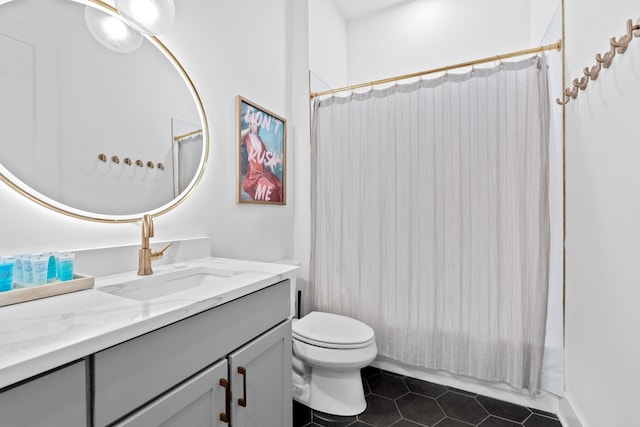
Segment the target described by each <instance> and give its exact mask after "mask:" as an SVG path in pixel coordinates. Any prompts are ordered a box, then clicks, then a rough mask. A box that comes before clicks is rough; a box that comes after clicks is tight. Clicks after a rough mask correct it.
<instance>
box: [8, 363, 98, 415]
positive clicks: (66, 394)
mask: <svg viewBox="0 0 640 427" xmlns="http://www.w3.org/2000/svg"><path fill="white" fill-rule="evenodd" d="M0 425H1V426H11V427H51V426H65V427H84V426H86V425H87V400H86V373H85V362H84V361H79V362H76V363H73V364H71V365H68V366H66V367H63V368H60V369H58V370H55V371H53V372H50V373H47V374H45V375H42V376H40V377H37V378H35V379H32V380H30V381H27V382H25V383H22V384H20V385H17V386H14V387H12V388H10V389H8V390H5V391H3V392H1V393H0Z"/></svg>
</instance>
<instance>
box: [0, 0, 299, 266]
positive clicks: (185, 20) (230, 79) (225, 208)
mask: <svg viewBox="0 0 640 427" xmlns="http://www.w3.org/2000/svg"><path fill="white" fill-rule="evenodd" d="M300 3H302V4H300ZM176 7H177V11H176V23H175V25H174V27H173V28H172V29H171V30H170V31H169V32H168V33H167V34H166V35H163V36H161V37H160V38H161V40H162V41H164V42H165V43H166V44H167V46H168V47H169V48H170V49H171V50H172V51H173V52H174V53H175V55H176V57H177V58H178V60H179V61H180V62H181V63H182V65H183V66H184V67H185V69H186V70H187V72H188V73H189V75H190V77H191V78H192V80H193V82H194V84H195V86H196V87H197V88H198V91H199V93H200V96H201V98H202V101H203V104H204V108H205V111H206V114H207V117H208V121H209V125H210V131H211V132H210V133H211V135H210V136H211V152H210V157H209V162H208V165H207V168H206V171H205V175H204V177H203V180H202V182H201V183H200V185H199V186H198V188H197V189H196V191H195V192H194V193H193V194H192V195H191V196H190V197H189V198H188V199H187V200H186V201H185V202H184V203H182V204H181V205H180V206H178V207H177V208H176V209H174V210H173V211H171V212H169V213H167V214H166V215H164V216H162V217H161V218H159V219H157V221H156V227H155V234H156V238H155V240H158V241H160V240H172V239H184V238H189V237H196V236H203V235H209V236H211V237H212V240H213V243H212V253H213V255H216V256H226V257H236V258H246V259H254V260H276V259H279V258H291V257H293V256H294V239H293V232H294V226H295V221H296V218H297V217H298V214H296V213H295V209H294V205H295V203H296V197H297V192H298V191H300V193H301V194H302V195H304V194H305V190H304V188H303V187H304V183H303V185H302V187H301V188H300V190H298V185H297V182H296V181H297V180H296V176H295V173H294V171H295V169H294V168H295V167H296V163H297V162H298V161H297V160H298V159H296V158H295V157H294V156H297V155H302V156H303V157H304V150H305V146H306V149H307V150H308V140H309V129H308V107H307V105H308V104H307V99H308V98H307V94H308V89H307V88H306V83H307V69H308V64H307V47H306V46H307V45H306V40H307V24H306V23H307V10H306V2H303V1H300V0H295V1H294V0H269V1H265V0H241V1H234V2H211V1H208V0H190V1H186V2H177V4H176ZM236 95H243V96H245V97H247V98H248V99H250V100H252V101H254V102H256V103H258V104H260V105H263V106H265V107H266V108H269V109H270V110H272V111H273V112H275V113H277V114H280V115H282V116H284V117H286V118H288V119H289V122H288V125H289V132H290V133H289V135H290V139H289V141H288V149H289V155H288V158H287V161H288V164H287V178H288V179H287V184H288V189H287V205H286V206H261V205H244V204H243V205H238V204H236V202H235V199H236V196H235V186H236V162H237V160H236V130H235V126H236V125H235V97H236ZM141 114H144V112H141ZM298 145H299V146H301V147H302V148H301V149H300V150H297V147H296V146H298ZM307 152H308V151H307ZM303 176H304V174H303ZM306 193H308V190H307V191H306ZM0 200H2V208H0V224H1V225H0V230H1V232H2V233H1V235H2V237H1V238H0V254H2V255H5V254H16V253H24V252H36V251H49V250H60V249H81V248H93V247H104V246H117V245H124V244H139V240H140V237H139V236H140V224H139V223H130V224H104V223H94V222H89V221H82V220H77V219H74V218H71V217H68V216H65V215H61V214H58V213H55V212H53V211H50V210H48V209H46V208H44V207H42V206H40V205H38V204H36V203H34V202H32V201H30V200H28V199H26V198H25V197H23V196H21V195H20V194H18V193H17V192H15V191H13V190H12V189H10V188H9V187H8V186H7V185H5V184H1V185H0ZM303 211H304V209H303ZM300 215H301V216H302V217H304V214H303V213H301V214H300ZM153 243H154V239H152V245H153ZM298 246H301V245H300V244H298ZM302 246H304V245H302ZM302 252H304V250H302ZM105 262H108V260H105ZM85 273H88V274H91V272H85Z"/></svg>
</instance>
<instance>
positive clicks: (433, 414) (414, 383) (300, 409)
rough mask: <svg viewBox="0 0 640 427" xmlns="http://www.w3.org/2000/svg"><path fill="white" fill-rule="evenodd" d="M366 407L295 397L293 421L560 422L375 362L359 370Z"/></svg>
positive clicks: (308, 426)
mask: <svg viewBox="0 0 640 427" xmlns="http://www.w3.org/2000/svg"><path fill="white" fill-rule="evenodd" d="M362 381H363V385H364V391H365V395H366V399H367V409H366V410H365V411H364V412H363V413H362V414H360V415H357V416H353V417H340V416H335V415H328V414H324V413H321V412H317V411H312V410H310V409H309V408H306V407H305V406H303V405H300V404H299V403H297V402H294V422H293V426H294V427H347V426H349V427H357V426H375V427H391V426H393V427H416V426H417V427H420V426H422V427H425V426H426V427H471V426H474V427H562V424H560V421H558V418H557V417H556V416H555V415H553V414H550V413H547V412H542V411H538V410H536V409H531V408H526V407H523V406H518V405H514V404H511V403H507V402H503V401H500V400H496V399H492V398H489V397H486V396H482V395H478V394H475V393H469V392H466V391H463V390H458V389H455V388H452V387H446V386H443V385H439V384H434V383H430V382H426V381H421V380H417V379H415V378H410V377H404V376H401V375H396V374H393V373H390V372H386V371H382V370H380V369H377V368H372V367H367V368H364V369H363V370H362Z"/></svg>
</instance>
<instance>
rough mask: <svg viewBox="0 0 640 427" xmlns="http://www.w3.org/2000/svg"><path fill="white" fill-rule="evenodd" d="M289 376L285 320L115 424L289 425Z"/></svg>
mask: <svg viewBox="0 0 640 427" xmlns="http://www.w3.org/2000/svg"><path fill="white" fill-rule="evenodd" d="M239 371H242V373H239ZM229 378H231V381H229ZM290 378H291V321H286V322H284V323H282V324H280V325H279V326H277V327H275V328H273V329H271V330H270V331H269V332H267V333H265V334H264V335H262V336H260V337H259V338H256V339H255V340H254V341H252V342H250V343H249V344H247V345H245V346H243V347H242V348H240V349H239V350H237V351H235V352H234V353H232V354H231V355H229V357H228V358H226V359H222V360H221V361H220V362H218V363H216V364H214V365H213V366H211V367H210V368H207V369H205V370H204V371H203V372H201V373H199V374H197V375H195V376H194V377H193V378H191V379H189V380H187V381H185V382H184V383H182V384H180V385H179V386H178V387H176V388H174V389H172V390H171V391H169V392H167V393H165V394H163V395H162V396H161V397H159V398H157V399H156V400H154V401H153V402H151V403H150V404H148V405H146V406H144V407H143V408H142V409H140V410H138V411H136V412H135V413H134V414H133V415H131V416H129V417H128V418H126V419H125V420H123V421H121V422H119V423H117V424H115V427H151V426H162V427H185V426H188V427H223V426H226V427H228V426H229V425H231V426H232V427H256V426H264V427H271V426H272V427H291V426H292V417H291V414H292V407H291V403H292V401H291V382H290V381H291V380H290ZM227 387H229V389H227ZM229 391H230V392H231V394H229Z"/></svg>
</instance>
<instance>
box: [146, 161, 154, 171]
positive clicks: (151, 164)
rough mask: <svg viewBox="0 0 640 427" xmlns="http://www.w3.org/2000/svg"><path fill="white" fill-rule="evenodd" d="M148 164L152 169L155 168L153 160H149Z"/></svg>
mask: <svg viewBox="0 0 640 427" xmlns="http://www.w3.org/2000/svg"><path fill="white" fill-rule="evenodd" d="M147 166H148V167H149V168H150V169H153V162H152V161H151V160H149V161H148V162H147Z"/></svg>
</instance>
